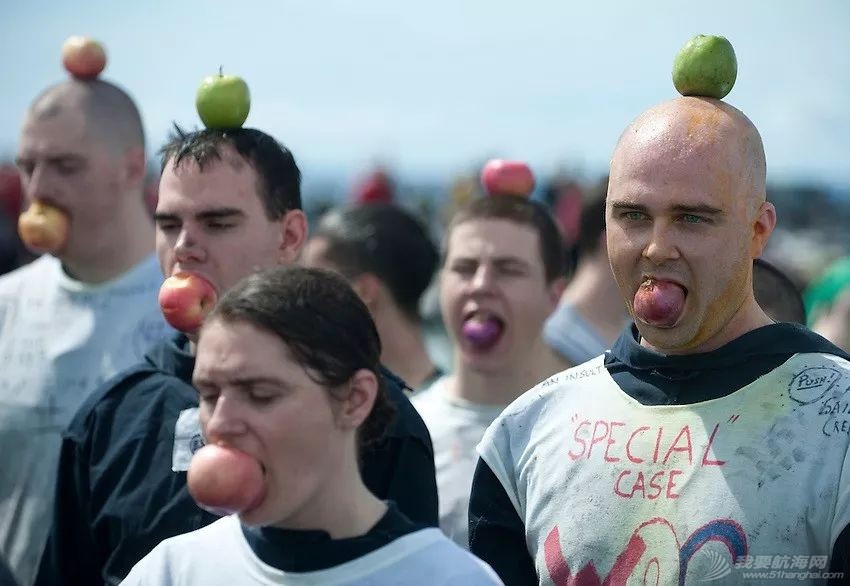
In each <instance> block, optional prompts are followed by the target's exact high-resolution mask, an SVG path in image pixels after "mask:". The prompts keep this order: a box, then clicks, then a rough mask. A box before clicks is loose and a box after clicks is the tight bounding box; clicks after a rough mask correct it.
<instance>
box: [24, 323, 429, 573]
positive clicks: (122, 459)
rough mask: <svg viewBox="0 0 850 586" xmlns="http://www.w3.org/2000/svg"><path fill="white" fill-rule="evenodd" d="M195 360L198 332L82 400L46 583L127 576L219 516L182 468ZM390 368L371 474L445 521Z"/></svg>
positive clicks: (168, 344)
mask: <svg viewBox="0 0 850 586" xmlns="http://www.w3.org/2000/svg"><path fill="white" fill-rule="evenodd" d="M194 364H195V358H194V356H193V355H192V354H191V353H190V352H189V341H188V339H187V338H186V337H185V336H183V335H176V336H175V337H174V338H172V339H170V340H167V341H165V342H163V343H161V344H159V345H158V346H156V347H155V348H153V349H152V350H151V351H150V352H149V353H148V355H147V357H146V361H145V362H144V363H143V364H140V365H138V366H136V367H133V368H131V369H129V370H127V371H124V372H123V373H121V374H119V375H118V376H117V377H115V378H114V379H112V380H111V381H109V382H107V383H106V384H105V385H104V386H103V387H102V388H101V389H99V390H98V391H96V392H95V393H93V394H92V395H91V396H90V397H89V398H88V399H87V400H86V402H85V403H84V404H83V405H82V407H81V408H80V410H79V411H78V412H77V414H76V415H75V417H74V419H73V420H72V422H71V424H70V426H69V427H68V429H67V430H66V431H65V432H64V433H63V439H62V448H61V452H60V460H59V475H58V480H57V487H56V504H55V510H54V520H53V526H52V528H51V532H50V536H49V538H48V543H47V548H46V550H45V553H44V555H43V557H42V561H41V564H40V567H39V572H38V576H37V578H36V584H38V585H44V586H48V585H50V586H53V585H63V584H69V585H85V584H102V583H104V582H105V583H107V584H118V583H119V582H120V581H121V580H122V579H123V578H125V577H126V575H127V574H128V573H129V572H130V570H131V569H132V567H133V566H134V565H135V564H136V563H137V562H138V561H139V560H141V559H142V558H143V557H144V556H145V555H147V554H148V553H149V552H150V551H151V550H152V549H153V548H154V547H155V546H156V545H158V544H159V543H160V542H161V541H162V540H164V539H166V538H168V537H173V536H175V535H179V534H181V533H187V532H189V531H194V530H195V529H199V528H201V527H203V526H205V525H208V524H209V523H212V522H213V521H215V520H216V519H217V517H216V516H214V515H212V514H210V513H208V512H207V511H205V510H203V509H201V508H200V507H198V506H197V505H196V504H195V502H194V500H192V497H191V496H190V495H189V492H188V489H187V487H186V473H185V472H183V471H174V470H172V452H173V450H174V444H175V425H176V423H177V419H178V416H179V415H180V413H181V412H182V411H183V410H185V409H189V408H192V407H197V406H198V394H197V392H196V391H195V389H194V388H193V387H192V386H191V378H192V370H193V368H194ZM382 375H383V376H384V380H385V382H386V383H387V384H386V388H387V392H388V395H389V398H390V401H391V403H392V404H393V406H394V407H395V410H396V416H395V419H394V422H393V424H392V427H391V429H389V430H388V432H387V434H386V436H385V437H384V438H383V439H382V440H381V441H379V442H377V443H375V444H372V445H370V446H368V447H367V448H365V449H364V450H363V452H362V453H361V472H362V475H363V481H364V483H365V484H366V486H367V487H368V488H369V489H370V490H371V491H372V492H373V493H374V494H375V495H376V496H377V497H378V498H380V499H382V500H387V501H394V502H395V503H396V504H397V505H398V508H399V510H400V511H401V512H402V513H404V514H405V515H406V516H407V517H409V518H410V519H412V520H413V521H415V522H419V523H424V524H427V525H431V526H436V525H437V523H438V512H437V484H436V478H435V474H434V451H433V447H432V445H431V437H430V435H429V434H428V430H427V428H426V427H425V424H424V422H423V421H422V419H421V417H419V414H418V413H417V412H416V410H415V409H414V408H413V406H412V405H411V404H410V401H409V400H408V399H407V397H406V396H405V393H404V388H405V387H406V385H404V383H403V382H402V381H401V380H400V379H399V378H398V377H396V376H395V375H393V374H392V373H390V372H389V371H386V370H384V371H383V372H382ZM196 447H200V446H199V445H198V446H196Z"/></svg>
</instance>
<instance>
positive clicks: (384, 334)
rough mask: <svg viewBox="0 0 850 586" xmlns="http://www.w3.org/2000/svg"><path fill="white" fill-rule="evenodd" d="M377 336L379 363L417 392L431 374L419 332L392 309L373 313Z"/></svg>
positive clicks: (432, 366)
mask: <svg viewBox="0 0 850 586" xmlns="http://www.w3.org/2000/svg"><path fill="white" fill-rule="evenodd" d="M373 315H374V319H375V325H376V326H377V328H378V335H380V337H381V342H382V347H383V349H382V350H381V363H382V364H383V365H384V366H386V367H387V368H389V369H390V370H391V371H393V372H394V373H395V374H397V375H398V376H400V377H401V378H402V379H403V380H404V382H406V383H407V384H408V385H410V387H411V388H414V389H418V388H419V387H420V386H421V385H422V383H423V382H425V381H426V380H427V379H428V378H429V377H430V376H431V375H432V374H433V372H434V364H433V363H432V362H431V357H430V356H429V355H428V351H427V350H426V348H425V341H424V340H423V338H422V330H421V328H420V327H419V325H418V324H416V323H413V322H411V321H410V320H409V319H408V318H407V317H406V316H404V315H403V314H402V313H401V312H400V311H399V310H398V309H396V308H395V307H392V308H387V309H386V310H385V311H376V312H373Z"/></svg>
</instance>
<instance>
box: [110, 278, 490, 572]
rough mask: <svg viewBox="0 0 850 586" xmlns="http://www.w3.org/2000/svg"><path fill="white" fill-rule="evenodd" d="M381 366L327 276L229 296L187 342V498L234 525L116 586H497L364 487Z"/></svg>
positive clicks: (274, 281)
mask: <svg viewBox="0 0 850 586" xmlns="http://www.w3.org/2000/svg"><path fill="white" fill-rule="evenodd" d="M380 354H381V343H380V339H379V337H378V333H377V330H376V328H375V324H374V322H373V321H372V318H371V317H370V315H369V311H368V309H367V308H366V306H365V305H364V304H363V303H362V302H361V301H360V299H359V298H358V297H357V295H356V294H355V293H354V292H353V291H352V290H351V288H350V287H349V286H348V285H347V284H346V283H345V281H344V280H343V279H342V278H341V277H339V276H336V275H334V274H332V273H330V272H327V271H322V270H318V269H306V268H301V267H287V268H278V269H273V270H271V271H268V272H265V273H258V274H255V275H253V276H251V277H249V278H247V279H245V280H244V281H242V282H241V283H240V284H238V285H236V286H235V287H234V288H233V289H231V290H230V291H229V292H228V293H227V294H226V295H225V296H224V297H223V298H222V299H221V300H220V302H219V303H218V305H217V306H216V308H215V309H214V310H213V312H212V313H211V314H210V315H209V317H208V318H207V320H206V321H205V323H204V326H203V328H202V329H201V332H200V336H199V340H198V349H197V361H196V364H195V370H194V374H193V382H194V385H195V386H196V388H197V389H198V392H199V393H200V413H199V416H200V420H201V428H202V430H203V433H204V436H205V438H206V441H207V444H208V445H207V446H206V447H204V448H202V449H201V451H199V452H198V453H197V454H196V456H195V460H193V462H192V464H191V465H190V468H189V489H190V491H191V492H192V494H193V496H195V498H196V500H198V501H199V504H200V505H201V506H207V507H210V506H215V507H216V508H218V509H219V510H221V509H224V510H227V511H230V512H233V513H235V514H233V515H230V516H228V517H224V518H223V519H220V520H219V521H216V522H215V523H213V524H212V525H209V526H207V527H205V528H203V529H200V530H198V531H194V532H192V533H187V534H184V535H180V536H177V537H174V538H171V539H167V540H165V541H164V542H162V543H161V544H160V545H159V546H158V547H157V548H156V549H154V550H153V551H152V552H151V553H150V554H149V555H148V556H146V557H145V558H144V559H143V560H142V561H140V562H139V563H138V564H137V565H136V566H135V567H134V568H133V570H132V572H131V573H130V575H129V576H128V577H127V579H126V580H125V582H124V583H125V584H156V585H157V586H162V585H172V584H174V585H177V584H204V585H213V586H214V585H216V584H222V585H224V584H227V585H230V584H249V583H250V584H283V585H287V584H299V585H301V584H305V585H306V584H317V585H318V584H322V585H326V584H327V585H330V584H370V585H375V586H379V585H383V584H388V585H389V584H399V583H404V584H411V585H416V584H423V585H425V584H428V585H431V584H455V583H458V584H460V583H463V584H465V585H470V584H472V585H477V584H500V583H501V582H500V581H499V580H498V578H497V577H496V576H495V574H494V573H493V572H492V570H490V568H489V567H488V566H487V565H486V564H484V563H483V562H481V561H480V560H477V559H476V558H474V557H473V556H471V555H470V554H468V553H467V552H465V551H463V550H462V549H461V548H459V547H457V546H455V545H454V544H453V543H451V542H450V541H449V540H448V539H447V538H446V537H444V536H443V535H442V534H441V533H440V531H439V530H438V529H435V528H423V527H422V526H419V525H415V524H414V523H412V522H411V521H409V520H408V519H407V518H406V517H404V516H403V515H402V514H401V513H400V512H399V511H398V510H397V508H396V507H395V506H394V504H393V503H391V502H387V503H385V502H382V501H380V500H379V499H378V498H377V497H375V496H374V495H372V493H370V492H369V490H368V489H367V488H366V486H365V485H364V483H363V480H362V478H361V475H360V471H359V465H358V451H359V448H360V447H361V446H362V445H364V444H365V443H368V442H370V441H374V440H375V439H377V438H379V437H380V435H381V433H382V432H383V430H384V429H386V428H387V426H388V425H389V423H390V419H391V417H392V409H391V407H389V403H388V402H387V399H386V396H385V393H384V389H383V388H382V383H381V382H380V381H381V377H380V376H379V370H378V368H379V358H380ZM202 453H203V454H204V456H202ZM217 462H218V464H217ZM193 468H194V469H193ZM229 486H236V487H237V489H236V490H235V491H234V492H233V494H227V493H228V487H229Z"/></svg>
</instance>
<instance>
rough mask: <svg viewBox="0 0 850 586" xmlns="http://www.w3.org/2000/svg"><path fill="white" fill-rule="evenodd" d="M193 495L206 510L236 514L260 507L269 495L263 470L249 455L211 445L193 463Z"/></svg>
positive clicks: (189, 479) (189, 475) (189, 478)
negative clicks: (267, 494)
mask: <svg viewBox="0 0 850 586" xmlns="http://www.w3.org/2000/svg"><path fill="white" fill-rule="evenodd" d="M186 481H187V484H188V486H189V494H191V495H192V498H193V499H195V502H197V503H198V505H200V506H201V507H203V508H204V509H206V510H208V511H210V512H212V513H215V514H217V515H232V514H233V513H239V512H242V511H248V510H251V509H253V508H256V507H257V506H258V505H259V504H260V503H261V502H262V501H263V499H264V498H265V496H266V485H265V482H264V478H263V468H262V466H260V463H259V462H258V461H257V460H256V459H255V458H253V457H251V456H249V455H248V454H246V453H245V452H242V451H240V450H236V449H233V448H229V447H225V446H219V445H207V446H204V447H203V448H201V449H200V450H198V451H197V452H196V453H195V455H194V456H193V457H192V461H191V462H190V463H189V471H188V473H187V477H186Z"/></svg>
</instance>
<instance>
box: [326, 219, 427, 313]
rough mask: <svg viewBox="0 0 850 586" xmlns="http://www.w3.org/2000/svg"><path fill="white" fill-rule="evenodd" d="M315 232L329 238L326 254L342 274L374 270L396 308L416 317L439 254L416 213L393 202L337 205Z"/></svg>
mask: <svg viewBox="0 0 850 586" xmlns="http://www.w3.org/2000/svg"><path fill="white" fill-rule="evenodd" d="M313 237H314V238H322V239H324V240H325V241H326V242H327V249H326V252H325V258H326V260H328V261H329V262H330V263H332V264H333V265H334V266H335V267H336V269H337V270H338V271H339V272H340V273H341V274H342V275H343V276H344V277H345V278H347V279H348V280H351V279H354V278H356V277H358V276H360V275H362V274H365V273H371V274H373V275H375V276H376V277H377V278H378V279H380V280H381V282H383V283H384V284H385V285H386V286H387V289H389V291H390V295H392V298H393V300H394V301H395V303H396V305H398V307H399V309H401V311H402V312H403V313H404V314H405V315H406V316H407V317H408V318H409V319H410V320H412V321H414V322H418V321H419V317H420V316H419V300H420V298H421V297H422V294H423V293H424V292H425V290H426V289H427V288H428V285H430V283H431V280H432V278H433V276H434V271H435V270H436V269H437V263H438V262H439V254H438V252H437V247H436V245H435V244H434V242H433V241H432V240H431V237H430V236H429V234H428V231H427V229H426V228H425V226H424V225H423V224H422V222H420V221H419V220H418V219H417V218H416V217H415V216H413V215H412V214H410V213H409V212H407V211H405V210H403V209H402V208H400V207H398V206H396V205H393V204H380V203H373V204H368V205H361V206H355V207H347V208H338V209H335V210H331V211H330V212H328V213H327V214H325V215H324V216H322V218H321V219H320V220H319V223H318V226H317V228H316V230H315V231H314V233H313Z"/></svg>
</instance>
